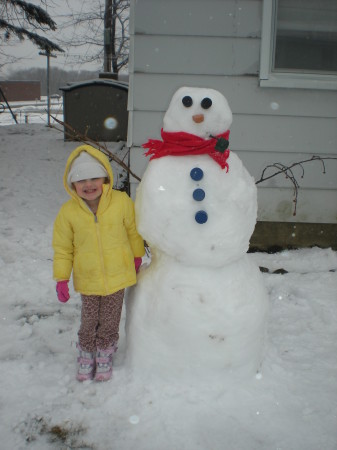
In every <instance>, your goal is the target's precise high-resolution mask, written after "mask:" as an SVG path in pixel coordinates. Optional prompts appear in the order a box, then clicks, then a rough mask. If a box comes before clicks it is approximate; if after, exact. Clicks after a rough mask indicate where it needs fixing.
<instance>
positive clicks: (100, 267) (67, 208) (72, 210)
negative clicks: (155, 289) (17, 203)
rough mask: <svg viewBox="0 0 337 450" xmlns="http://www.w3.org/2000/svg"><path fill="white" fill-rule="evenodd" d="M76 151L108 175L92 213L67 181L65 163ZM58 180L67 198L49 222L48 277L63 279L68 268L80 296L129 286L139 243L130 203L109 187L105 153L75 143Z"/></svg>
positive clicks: (140, 250)
mask: <svg viewBox="0 0 337 450" xmlns="http://www.w3.org/2000/svg"><path fill="white" fill-rule="evenodd" d="M82 151H86V152H87V153H89V154H90V155H92V156H93V157H95V158H97V159H98V161H99V162H100V163H101V164H103V166H104V167H105V169H106V170H107V172H108V174H109V181H110V184H104V185H103V193H102V196H101V198H100V202H99V205H98V209H97V213H96V215H95V214H93V212H92V211H91V210H90V209H89V207H88V205H87V204H86V203H85V201H84V200H82V199H81V198H80V197H79V196H78V195H77V193H76V191H75V190H74V189H73V188H72V186H69V185H68V182H67V176H68V172H69V169H70V167H71V164H72V162H73V160H74V159H75V158H76V157H77V156H78V155H79V154H80V153H81V152H82ZM63 183H64V187H65V189H66V191H67V192H68V193H69V195H70V196H71V199H70V200H69V201H68V202H67V203H65V204H64V205H63V206H62V207H61V209H60V211H59V213H58V215H57V217H56V220H55V224H54V232H53V249H54V262H53V271H54V279H55V280H57V281H60V280H69V278H70V276H71V272H72V271H73V282H74V287H75V290H76V291H77V292H80V293H81V294H84V295H102V296H104V295H109V294H113V293H114V292H117V291H118V290H120V289H123V288H125V287H127V286H131V285H133V284H135V283H136V272H135V266H134V257H140V256H143V255H144V253H145V250H144V241H143V239H142V237H141V236H140V235H139V234H138V232H137V230H136V225H135V218H134V206H133V201H132V200H131V198H130V197H129V196H128V195H127V194H126V193H124V192H119V191H116V190H114V189H112V184H113V174H112V169H111V166H110V163H109V161H108V159H107V158H106V156H105V155H104V154H103V153H102V152H100V151H99V150H96V149H95V148H93V147H91V146H89V145H81V146H79V147H77V148H76V149H75V150H74V151H73V152H72V153H71V155H70V156H69V158H68V161H67V164H66V169H65V173H64V177H63Z"/></svg>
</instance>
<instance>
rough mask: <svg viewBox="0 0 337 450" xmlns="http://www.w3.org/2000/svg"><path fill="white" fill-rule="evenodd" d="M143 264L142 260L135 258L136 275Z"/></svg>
mask: <svg viewBox="0 0 337 450" xmlns="http://www.w3.org/2000/svg"><path fill="white" fill-rule="evenodd" d="M141 264H142V258H140V257H136V258H135V269H136V273H138V271H139V268H140V266H141Z"/></svg>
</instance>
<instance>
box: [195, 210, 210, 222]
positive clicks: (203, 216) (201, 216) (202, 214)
mask: <svg viewBox="0 0 337 450" xmlns="http://www.w3.org/2000/svg"><path fill="white" fill-rule="evenodd" d="M207 220H208V214H207V212H206V211H198V212H197V213H196V214H195V221H196V222H197V223H200V224H203V223H205V222H207Z"/></svg>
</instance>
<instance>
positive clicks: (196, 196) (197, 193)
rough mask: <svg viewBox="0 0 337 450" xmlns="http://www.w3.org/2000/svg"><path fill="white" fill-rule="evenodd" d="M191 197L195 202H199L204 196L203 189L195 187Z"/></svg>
mask: <svg viewBox="0 0 337 450" xmlns="http://www.w3.org/2000/svg"><path fill="white" fill-rule="evenodd" d="M193 198H194V200H196V201H197V202H201V200H203V199H204V198H205V191H204V190H203V189H196V190H195V191H193Z"/></svg>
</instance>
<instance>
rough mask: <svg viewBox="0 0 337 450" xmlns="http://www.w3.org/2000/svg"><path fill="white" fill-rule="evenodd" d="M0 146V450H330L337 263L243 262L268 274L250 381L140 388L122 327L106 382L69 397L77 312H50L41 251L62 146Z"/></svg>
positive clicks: (44, 133)
mask: <svg viewBox="0 0 337 450" xmlns="http://www.w3.org/2000/svg"><path fill="white" fill-rule="evenodd" d="M0 142H1V144H0V158H1V159H0V161H1V164H0V170H1V179H0V202H1V210H0V214H1V221H0V226H1V230H0V270H1V302H0V310H1V315H0V319H1V322H2V326H1V330H0V333H1V334H0V368H1V375H2V382H1V385H0V414H1V415H0V436H1V444H0V447H1V448H2V449H4V450H12V449H13V450H17V449H24V448H28V449H34V450H35V449H39V450H45V449H97V450H110V449H113V450H130V449H137V450H152V449H153V450H271V449H273V450H302V449H303V450H318V449H322V450H323V449H324V450H336V449H337V273H336V269H337V252H334V251H332V250H331V249H324V250H322V249H318V248H314V249H305V250H300V251H285V252H282V253H279V254H276V255H268V254H264V253H256V254H251V255H250V258H252V259H254V260H255V261H256V263H257V264H258V265H260V266H264V267H267V268H268V269H269V270H270V272H269V273H265V274H264V275H263V278H264V281H265V284H266V286H267V289H268V292H269V296H270V317H269V323H268V345H267V354H266V357H265V360H264V364H263V367H262V374H261V377H258V378H253V379H251V380H248V381H245V382H242V381H241V382H239V381H238V382H230V383H229V382H228V381H226V382H225V381H223V380H219V381H218V382H217V383H215V384H209V383H207V382H205V380H201V379H198V373H196V374H195V379H193V380H190V379H185V380H183V382H182V381H181V380H180V381H179V383H175V382H172V383H170V384H167V383H163V382H162V381H161V380H160V379H158V380H155V381H154V382H153V381H152V382H151V384H149V383H148V382H147V380H146V379H140V378H136V377H134V376H133V374H132V373H129V371H128V370H127V369H126V367H125V365H124V358H125V350H126V346H125V334H124V315H123V321H122V324H121V330H120V331H121V338H120V345H119V351H118V353H117V356H116V358H115V364H114V375H113V379H112V380H111V381H110V382H108V383H102V384H97V383H94V382H87V383H84V384H80V383H78V382H77V381H76V380H75V374H76V356H77V354H76V347H75V343H76V338H77V330H78V326H79V316H80V299H79V295H78V294H75V293H74V292H73V291H72V292H71V294H72V297H71V300H70V301H69V302H68V303H67V304H61V303H59V302H58V301H57V298H56V294H55V283H54V281H53V280H52V256H53V254H52V249H51V234H52V227H53V221H54V218H55V215H56V213H57V211H58V209H59V207H60V206H61V204H62V203H63V202H64V201H66V199H67V196H66V193H65V191H64V188H63V185H62V175H63V171H64V166H65V162H66V159H67V157H68V155H69V153H70V151H72V150H73V149H74V148H75V146H76V143H64V141H63V134H62V133H60V132H57V131H56V130H54V129H49V128H47V127H45V126H44V125H43V124H31V125H12V126H2V127H0ZM280 268H283V269H285V270H286V271H287V272H288V273H285V274H284V275H281V274H273V273H272V272H273V271H274V270H276V269H280ZM143 270H144V269H143ZM150 351H151V350H150V349H149V352H150ZM202 356H203V355H202V354H200V359H202ZM177 364H182V361H179V360H177Z"/></svg>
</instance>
